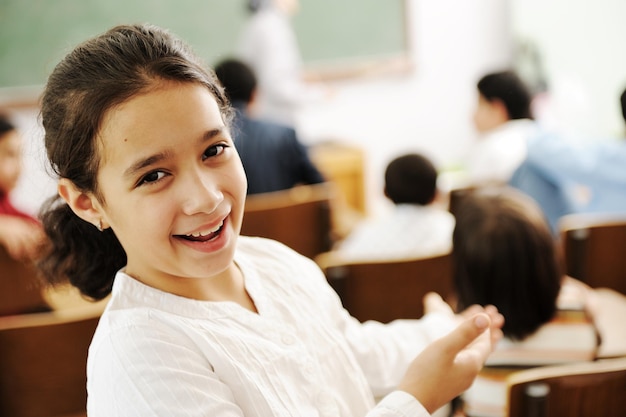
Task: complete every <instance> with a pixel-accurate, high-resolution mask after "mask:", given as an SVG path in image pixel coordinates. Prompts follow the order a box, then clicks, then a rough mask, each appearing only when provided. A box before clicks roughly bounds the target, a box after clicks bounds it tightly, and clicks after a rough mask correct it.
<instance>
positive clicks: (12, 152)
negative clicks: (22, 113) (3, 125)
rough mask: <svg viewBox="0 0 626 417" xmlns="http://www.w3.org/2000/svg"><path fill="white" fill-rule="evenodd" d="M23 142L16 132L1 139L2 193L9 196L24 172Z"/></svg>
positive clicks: (0, 180) (11, 132) (0, 179)
mask: <svg viewBox="0 0 626 417" xmlns="http://www.w3.org/2000/svg"><path fill="white" fill-rule="evenodd" d="M21 144H22V141H21V138H20V135H19V134H18V133H17V131H16V130H13V131H10V132H7V133H6V134H5V135H4V137H2V138H0V193H5V194H8V193H9V192H10V191H11V190H13V189H14V188H15V186H16V185H17V181H18V180H19V178H20V173H21V172H22V155H21V151H22V147H21Z"/></svg>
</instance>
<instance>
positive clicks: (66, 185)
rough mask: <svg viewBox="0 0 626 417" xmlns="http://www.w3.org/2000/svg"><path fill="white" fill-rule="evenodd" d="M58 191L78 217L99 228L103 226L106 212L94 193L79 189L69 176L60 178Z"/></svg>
mask: <svg viewBox="0 0 626 417" xmlns="http://www.w3.org/2000/svg"><path fill="white" fill-rule="evenodd" d="M58 192H59V195H60V196H61V197H62V198H63V200H65V202H66V203H67V204H68V205H69V206H70V208H71V209H72V211H73V212H74V213H75V214H76V215H77V216H78V217H80V218H81V219H83V220H84V221H86V222H88V223H91V224H93V225H94V226H96V227H97V228H99V229H100V228H102V217H103V216H104V213H103V212H102V207H101V205H100V203H99V202H98V200H97V199H96V197H95V196H94V195H93V194H91V193H85V192H83V191H81V190H79V189H78V188H77V187H76V185H75V184H74V183H73V182H72V181H70V180H68V179H67V178H61V179H60V180H59V185H58Z"/></svg>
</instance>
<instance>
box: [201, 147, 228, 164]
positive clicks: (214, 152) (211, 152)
mask: <svg viewBox="0 0 626 417" xmlns="http://www.w3.org/2000/svg"><path fill="white" fill-rule="evenodd" d="M226 148H228V145H226V144H225V143H218V144H215V145H211V146H209V147H208V148H207V149H206V150H205V151H204V153H203V154H202V160H203V161H204V160H206V159H208V158H212V157H214V156H218V155H220V154H222V153H223V152H224V150H225V149H226Z"/></svg>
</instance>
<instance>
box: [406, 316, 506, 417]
mask: <svg viewBox="0 0 626 417" xmlns="http://www.w3.org/2000/svg"><path fill="white" fill-rule="evenodd" d="M503 324H504V318H503V317H502V315H500V314H499V313H498V312H497V310H496V309H495V308H493V307H489V308H486V309H485V310H484V311H483V312H480V313H478V314H474V315H473V316H472V317H470V318H466V319H464V320H463V322H462V323H461V324H460V325H459V326H458V327H457V328H456V329H455V330H453V331H452V332H451V333H450V334H448V335H446V336H444V337H442V338H440V339H438V340H436V341H434V342H433V343H431V344H430V345H429V346H428V347H426V349H424V350H423V351H422V353H420V354H419V355H418V356H417V357H416V358H415V359H414V360H413V362H412V363H411V365H410V366H409V369H408V370H407V373H406V374H405V376H404V378H403V380H402V382H401V383H400V385H399V386H398V389H400V390H402V391H406V392H408V393H409V394H411V395H413V396H414V397H415V398H417V400H418V401H419V402H420V403H421V404H422V405H423V406H424V408H426V410H427V411H428V412H429V413H431V414H432V413H433V412H434V411H436V410H437V409H439V408H440V407H442V406H443V405H445V404H446V403H448V402H449V401H451V400H452V399H453V398H454V397H456V396H457V395H459V394H461V393H462V392H463V391H465V390H466V389H467V388H469V387H470V385H471V384H472V382H473V381H474V378H475V377H476V375H477V374H478V372H479V371H480V370H481V368H482V367H483V365H484V363H485V361H486V360H487V357H488V356H489V354H490V353H491V352H492V351H493V347H494V346H495V344H496V342H497V341H498V340H500V339H501V338H502V331H501V330H500V328H501V327H502V325H503Z"/></svg>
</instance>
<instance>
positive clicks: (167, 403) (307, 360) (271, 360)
mask: <svg viewBox="0 0 626 417" xmlns="http://www.w3.org/2000/svg"><path fill="white" fill-rule="evenodd" d="M235 262H236V263H237V264H238V265H239V267H240V268H241V270H242V272H243V275H244V279H245V285H246V289H247V291H248V293H249V295H250V296H251V298H252V299H253V300H254V303H255V306H256V308H257V310H258V314H255V313H253V312H251V311H249V310H246V309H245V308H243V307H241V306H240V305H238V304H236V303H233V302H208V301H198V300H192V299H188V298H184V297H179V296H176V295H173V294H170V293H166V292H162V291H159V290H157V289H154V288H151V287H148V286H146V285H144V284H142V283H140V282H138V281H136V280H134V279H133V278H131V277H130V276H128V275H126V274H124V273H123V272H119V273H118V274H117V276H116V279H115V283H114V286H113V293H112V297H111V300H110V302H109V304H108V306H107V309H106V311H105V312H104V314H103V316H102V318H101V320H100V323H99V325H98V329H97V330H96V334H95V335H94V339H93V341H92V344H91V347H90V349H89V359H88V366H87V376H88V382H87V389H88V401H87V408H88V415H89V416H90V417H100V416H101V417H118V416H133V417H135V416H137V417H138V416H173V415H176V416H220V417H225V416H247V417H253V416H259V417H261V416H262V417H268V416H298V417H302V416H333V417H337V416H346V417H347V416H354V417H356V416H366V415H367V416H379V417H382V416H403V417H408V416H415V417H418V416H420V417H421V416H428V413H427V412H426V410H425V409H424V408H423V407H422V406H421V404H420V403H419V402H418V401H417V400H416V399H415V398H414V397H412V396H411V395H409V394H407V393H405V392H401V391H394V392H392V391H393V390H394V387H395V386H396V384H397V383H398V382H399V381H400V379H401V377H402V376H403V375H404V372H405V370H406V368H407V366H408V364H409V362H410V361H411V360H412V359H413V358H414V357H415V355H416V354H417V353H418V352H419V351H421V350H422V349H423V348H424V347H425V346H426V344H428V343H429V342H431V341H432V340H434V339H436V338H438V337H440V336H442V335H444V334H446V333H448V332H449V331H450V330H451V329H452V327H453V323H452V321H451V319H450V318H449V317H446V316H443V315H437V314H430V315H428V316H425V317H424V318H423V319H421V320H398V321H395V322H393V323H390V324H387V325H383V324H381V323H377V322H367V323H364V324H361V323H359V322H358V321H357V320H356V319H354V318H352V317H350V316H349V314H348V313H347V312H346V311H345V310H344V309H343V308H342V306H341V303H340V300H339V298H338V296H337V295H336V293H335V292H334V291H333V290H332V288H331V287H330V286H329V285H328V284H327V282H326V279H325V277H324V275H323V274H322V272H321V271H320V270H319V268H318V267H317V266H316V265H315V263H314V262H313V261H311V260H310V259H308V258H305V257H303V256H300V255H298V254H297V253H295V252H294V251H292V250H290V249H288V248H287V247H285V246H284V245H282V244H280V243H278V242H274V241H270V240H267V239H261V238H249V237H240V238H239V242H238V248H237V251H236V254H235ZM416 302H421V300H416ZM389 392H391V394H389V395H387V396H386V397H385V398H383V399H382V400H381V401H380V402H379V403H378V404H376V405H375V400H374V398H375V396H376V397H379V396H382V395H385V394H387V393H389Z"/></svg>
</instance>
